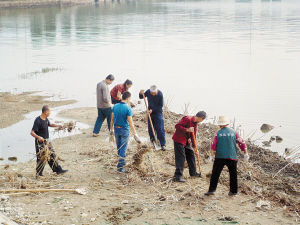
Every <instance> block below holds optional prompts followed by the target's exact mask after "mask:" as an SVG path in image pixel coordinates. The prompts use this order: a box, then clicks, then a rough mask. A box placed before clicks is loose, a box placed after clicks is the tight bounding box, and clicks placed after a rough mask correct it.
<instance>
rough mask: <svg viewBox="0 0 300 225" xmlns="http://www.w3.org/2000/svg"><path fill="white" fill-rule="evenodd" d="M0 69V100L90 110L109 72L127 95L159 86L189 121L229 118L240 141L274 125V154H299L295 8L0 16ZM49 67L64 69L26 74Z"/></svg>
mask: <svg viewBox="0 0 300 225" xmlns="http://www.w3.org/2000/svg"><path fill="white" fill-rule="evenodd" d="M0 63H1V64H0V65H1V66H0V79H1V82H0V91H13V92H21V91H28V90H42V91H44V93H46V94H51V95H52V94H54V95H55V97H57V98H71V99H77V100H78V101H79V105H80V106H95V86H96V83H97V82H99V81H101V80H102V79H103V77H105V75H106V74H108V73H112V74H114V75H115V76H116V77H117V81H116V83H119V82H123V81H124V80H125V79H126V78H130V79H132V80H133V81H134V87H133V88H132V90H131V91H132V92H133V93H137V91H138V90H139V89H141V88H143V89H146V88H147V87H149V86H150V85H151V84H157V85H158V86H159V88H160V89H161V90H162V91H163V92H164V94H165V96H166V98H167V99H168V100H169V102H170V103H169V106H170V108H171V109H172V110H175V111H177V112H183V105H184V103H190V104H191V107H190V111H191V112H194V111H197V110H198V109H204V110H206V111H207V112H208V113H209V116H210V118H212V117H214V116H217V115H219V114H225V115H228V116H229V117H230V118H231V119H233V118H236V119H237V122H238V123H239V124H242V125H243V127H244V129H245V136H247V134H249V133H251V132H252V131H253V130H256V129H258V128H259V127H260V125H261V123H263V122H266V123H270V124H273V125H275V126H276V129H275V130H274V131H273V133H272V134H274V135H281V136H282V137H283V138H284V141H283V143H281V144H274V145H273V146H272V147H273V149H274V150H276V151H282V150H283V149H284V148H285V147H293V146H297V145H300V141H299V135H300V104H299V103H300V88H299V83H300V2H299V1H298V0H282V1H274V0H273V1H271V0H269V1H267V0H264V1H263V0H261V1H260V0H252V1H251V0H236V1H233V0H219V1H217V0H216V1H213V0H211V1H164V0H157V1H146V0H145V1H142V0H141V1H124V2H123V1H121V2H117V1H113V2H111V1H106V2H100V3H99V4H98V5H90V6H75V7H70V8H56V7H51V8H41V9H11V10H0ZM46 67H48V68H60V69H62V70H58V71H54V72H49V73H42V74H35V75H32V74H30V72H33V71H38V70H41V69H42V68H46ZM26 73H27V74H26ZM135 97H137V95H135ZM30 128H31V126H30V127H28V130H30ZM28 130H26V132H24V135H28ZM261 135H262V134H261V133H259V132H257V134H256V136H257V137H259V136H261ZM3 138H4V135H2V136H1V139H2V140H3ZM268 138H269V136H267V137H265V139H268ZM263 140H264V139H263ZM2 148H3V149H1V151H2V152H4V151H6V149H5V147H2Z"/></svg>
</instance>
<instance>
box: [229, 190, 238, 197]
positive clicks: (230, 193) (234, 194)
mask: <svg viewBox="0 0 300 225" xmlns="http://www.w3.org/2000/svg"><path fill="white" fill-rule="evenodd" d="M237 194H238V193H232V192H231V191H229V193H228V195H229V196H236V195H237Z"/></svg>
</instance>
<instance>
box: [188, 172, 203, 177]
mask: <svg viewBox="0 0 300 225" xmlns="http://www.w3.org/2000/svg"><path fill="white" fill-rule="evenodd" d="M191 177H202V176H201V173H195V174H194V175H192V176H191Z"/></svg>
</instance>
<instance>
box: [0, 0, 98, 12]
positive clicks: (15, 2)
mask: <svg viewBox="0 0 300 225" xmlns="http://www.w3.org/2000/svg"><path fill="white" fill-rule="evenodd" d="M92 3H95V1H94V0H31V1H27V0H23V1H22V0H4V1H0V11H1V9H18V8H20V9H22V8H40V7H48V6H60V7H62V6H66V7H67V6H74V5H88V4H92Z"/></svg>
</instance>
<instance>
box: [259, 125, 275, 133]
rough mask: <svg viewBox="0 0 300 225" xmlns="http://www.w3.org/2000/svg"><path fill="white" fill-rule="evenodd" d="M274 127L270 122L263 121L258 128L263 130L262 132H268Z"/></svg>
mask: <svg viewBox="0 0 300 225" xmlns="http://www.w3.org/2000/svg"><path fill="white" fill-rule="evenodd" d="M273 129H274V126H272V125H270V124H266V123H264V124H263V125H261V127H260V130H261V132H263V133H268V132H270V131H271V130H273Z"/></svg>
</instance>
